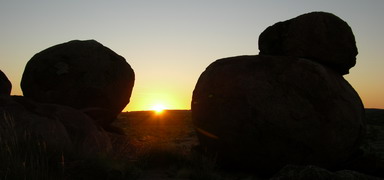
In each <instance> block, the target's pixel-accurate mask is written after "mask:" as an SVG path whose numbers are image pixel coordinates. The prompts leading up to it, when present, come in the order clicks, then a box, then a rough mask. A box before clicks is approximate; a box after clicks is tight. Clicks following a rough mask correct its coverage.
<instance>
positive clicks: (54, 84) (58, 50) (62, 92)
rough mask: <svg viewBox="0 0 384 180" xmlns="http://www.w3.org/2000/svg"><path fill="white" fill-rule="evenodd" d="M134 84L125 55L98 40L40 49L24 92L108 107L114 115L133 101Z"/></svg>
mask: <svg viewBox="0 0 384 180" xmlns="http://www.w3.org/2000/svg"><path fill="white" fill-rule="evenodd" d="M133 85H134V72H133V70H132V68H131V66H130V65H129V64H128V63H127V62H126V61H125V59H124V58H123V57H121V56H119V55H118V54H116V53H115V52H113V51H112V50H110V49H108V48H107V47H105V46H103V45H102V44H100V43H98V42H97V41H94V40H87V41H78V40H75V41H70V42H67V43H63V44H59V45H56V46H53V47H50V48H48V49H46V50H44V51H41V52H40V53H37V54H36V55H34V56H33V57H32V58H31V60H30V61H29V62H28V64H27V65H26V67H25V71H24V74H23V77H22V81H21V88H22V90H23V93H24V96H25V97H28V98H31V99H33V100H35V101H38V102H44V103H55V104H61V105H68V106H71V107H74V108H76V109H88V108H100V109H105V111H109V112H111V113H112V114H113V116H114V117H116V116H117V115H118V114H119V113H120V112H121V111H122V110H123V108H124V107H125V106H126V105H127V104H128V103H129V100H130V96H131V93H132V88H133ZM107 121H108V120H107Z"/></svg>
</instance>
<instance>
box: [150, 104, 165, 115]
mask: <svg viewBox="0 0 384 180" xmlns="http://www.w3.org/2000/svg"><path fill="white" fill-rule="evenodd" d="M164 109H165V106H164V105H162V104H156V105H155V106H153V107H152V110H154V111H155V112H156V113H162V112H163V111H164Z"/></svg>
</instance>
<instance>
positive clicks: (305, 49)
mask: <svg viewBox="0 0 384 180" xmlns="http://www.w3.org/2000/svg"><path fill="white" fill-rule="evenodd" d="M259 49H260V55H278V56H292V57H300V58H308V59H311V60H314V61H317V62H319V63H320V64H323V65H326V66H328V67H330V68H333V69H334V70H336V71H337V72H339V73H340V74H348V73H349V69H350V68H351V67H353V66H355V64H356V55H357V53H358V52H357V47H356V42H355V37H354V35H353V32H352V30H351V28H350V27H349V26H348V24H347V23H346V22H345V21H343V20H342V19H340V18H339V17H337V16H335V15H333V14H330V13H325V12H312V13H308V14H304V15H301V16H298V17H296V18H293V19H290V20H287V21H284V22H278V23H276V24H274V25H273V26H270V27H268V28H267V29H266V30H264V32H263V33H261V35H260V37H259Z"/></svg>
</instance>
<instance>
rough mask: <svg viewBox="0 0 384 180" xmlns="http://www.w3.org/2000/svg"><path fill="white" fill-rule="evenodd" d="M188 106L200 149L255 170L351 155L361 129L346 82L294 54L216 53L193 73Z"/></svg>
mask: <svg viewBox="0 0 384 180" xmlns="http://www.w3.org/2000/svg"><path fill="white" fill-rule="evenodd" d="M191 108H192V117H193V122H194V125H195V127H196V130H197V132H198V133H197V134H198V138H199V141H200V144H201V146H202V148H203V149H205V150H206V151H207V152H209V153H212V154H214V155H217V159H218V162H219V163H220V164H222V165H223V166H224V167H225V166H227V165H229V166H230V167H237V168H239V167H241V168H247V169H248V168H249V169H251V170H252V171H257V172H261V173H274V172H276V171H277V170H279V169H280V168H282V167H283V166H284V165H286V164H303V165H305V164H313V165H318V166H320V167H325V168H336V167H337V166H339V165H341V164H343V163H344V162H346V161H347V160H349V159H350V158H352V157H353V156H354V153H355V152H356V151H357V149H358V147H359V145H360V141H361V138H362V136H363V134H364V130H365V122H364V120H363V117H364V107H363V104H362V102H361V99H360V97H359V95H358V94H357V92H356V91H355V90H354V89H353V88H352V86H351V85H350V84H349V83H348V82H347V81H346V80H345V79H344V78H343V77H342V76H341V75H339V74H338V73H336V72H335V71H333V70H332V69H330V68H327V67H324V66H322V65H321V64H319V63H317V62H316V61H312V60H308V59H301V58H294V57H279V56H265V55H258V56H239V57H231V58H225V59H221V60H217V61H216V62H214V63H212V64H211V65H209V66H208V67H207V69H206V70H205V71H204V72H203V73H202V74H201V76H200V78H199V80H198V82H197V84H196V86H195V89H194V91H193V97H192V104H191Z"/></svg>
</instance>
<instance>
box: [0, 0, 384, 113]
mask: <svg viewBox="0 0 384 180" xmlns="http://www.w3.org/2000/svg"><path fill="white" fill-rule="evenodd" d="M383 8H384V1H382V0H365V1H362V0H321V1H319V0H289V1H287V0H193V1H192V0H109V1H105V0H76V1H75V0H66V1H54V0H34V1H29V0H24V1H22V0H0V27H1V28H0V70H1V71H3V72H4V73H5V74H6V75H7V76H8V78H9V79H10V80H11V82H12V84H13V89H12V94H13V95H22V91H21V88H20V80H21V76H22V74H23V71H24V67H25V65H26V63H27V62H28V61H29V59H30V58H31V57H32V56H33V55H34V54H36V53H38V52H40V51H42V50H44V49H46V48H48V47H51V46H53V45H56V44H61V43H64V42H68V41H70V40H75V39H79V40H87V39H95V40H97V41H98V42H100V43H102V44H103V45H104V46H106V47H108V48H110V49H112V50H113V51H115V52H116V53H117V54H119V55H121V56H123V57H124V58H125V59H126V60H127V62H128V63H129V64H130V65H131V66H132V68H133V69H134V71H135V74H136V80H135V86H134V88H133V92H132V96H131V102H130V103H129V105H128V106H127V107H126V108H125V109H124V110H123V111H137V110H149V109H152V108H153V107H154V106H159V105H162V106H164V107H165V108H168V109H190V103H191V98H192V92H193V89H194V87H195V85H196V82H197V80H198V78H199V76H200V74H201V73H202V72H203V71H204V70H205V68H206V67H207V66H208V65H209V64H211V63H212V62H214V61H215V60H217V59H220V58H225V57H231V56H239V55H256V54H258V53H259V50H258V37H259V35H260V33H261V32H262V31H264V30H265V29H266V28H267V27H268V26H271V25H273V24H275V23H276V22H279V21H285V20H288V19H291V18H294V17H296V16H298V15H301V14H304V13H308V12H312V11H325V12H330V13H333V14H335V15H337V16H339V17H340V18H341V19H343V20H344V21H346V22H347V23H348V24H349V25H350V26H351V28H352V30H353V32H354V35H355V38H356V43H357V47H358V50H359V55H358V56H357V64H356V66H355V67H354V68H352V69H351V70H350V74H348V75H345V76H344V77H345V78H346V79H347V80H348V82H349V83H350V84H351V85H352V86H353V87H354V88H355V90H356V91H357V92H358V93H359V95H360V97H361V98H362V100H363V103H364V105H365V107H366V108H384V81H383V79H382V78H383V77H384V69H383V68H384V53H383V50H384V48H383V47H384V46H383V45H382V43H383V42H384V35H383V33H384V22H383V20H382V18H383V17H384V11H383Z"/></svg>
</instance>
